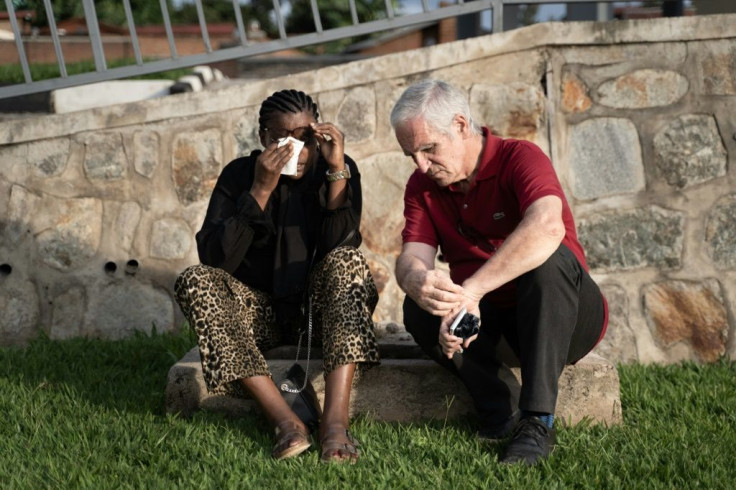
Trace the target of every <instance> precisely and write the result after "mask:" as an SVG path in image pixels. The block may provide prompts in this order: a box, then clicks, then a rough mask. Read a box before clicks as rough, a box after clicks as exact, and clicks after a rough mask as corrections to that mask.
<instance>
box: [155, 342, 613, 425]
mask: <svg viewBox="0 0 736 490" xmlns="http://www.w3.org/2000/svg"><path fill="white" fill-rule="evenodd" d="M293 362H294V360H293V359H271V360H269V361H268V363H269V366H270V367H271V370H272V373H273V376H274V378H276V379H278V378H279V377H282V376H283V375H284V373H285V372H286V370H287V369H288V367H289V366H290V365H291V364H292V363H293ZM514 374H515V375H516V377H517V379H519V377H520V375H519V370H518V369H514ZM309 377H310V379H311V381H312V384H313V385H314V387H315V390H316V391H317V396H318V397H319V399H320V402H322V403H323V402H324V379H323V375H322V369H321V361H320V360H318V359H314V360H313V361H312V362H311V363H310V367H309ZM559 387H560V391H559V397H558V401H557V410H556V417H557V419H558V420H560V421H561V422H562V423H565V424H576V423H578V422H580V421H581V420H583V419H587V420H590V421H592V422H594V423H603V424H607V425H613V424H619V423H621V422H622V412H621V400H620V394H619V379H618V372H617V371H616V367H615V366H614V365H613V364H611V363H610V362H608V361H606V360H605V359H603V358H602V357H600V356H597V355H595V354H589V355H588V356H586V357H585V358H583V359H582V360H581V361H580V362H578V363H577V364H576V365H575V366H568V367H566V368H565V370H564V371H563V373H562V376H561V377H560V381H559ZM255 408H256V406H255V402H253V401H251V400H244V399H237V398H234V397H229V396H222V395H218V396H212V395H209V394H208V393H207V389H206V387H205V384H204V379H203V377H202V367H201V363H200V360H199V351H198V349H197V348H196V347H195V348H193V349H192V350H190V351H189V352H188V353H187V354H186V355H185V356H184V357H183V358H182V359H181V360H180V361H179V362H177V363H176V364H175V365H174V366H173V367H172V368H171V369H170V370H169V375H168V379H167V383H166V411H167V412H168V413H180V414H182V415H185V416H189V415H191V414H192V413H194V412H195V411H196V410H199V409H202V410H209V411H215V412H220V413H224V414H226V415H228V416H238V415H242V414H243V413H245V412H248V411H251V410H254V409H255ZM473 411H474V409H473V404H472V401H471V399H470V396H469V395H468V393H467V391H466V390H465V388H464V387H463V385H462V384H461V383H460V381H459V380H458V379H456V378H455V377H454V376H452V375H451V374H450V373H449V372H447V371H446V370H445V369H444V368H442V367H440V366H439V365H437V364H436V363H435V362H433V361H431V360H428V359H384V360H383V361H382V362H381V365H380V366H376V367H374V368H372V369H370V370H368V371H366V372H365V373H363V375H362V376H361V378H360V380H359V381H358V382H357V383H356V386H355V388H354V389H353V396H352V398H351V401H350V414H351V416H356V415H363V416H366V417H370V418H373V419H376V420H383V421H390V422H417V421H421V420H431V419H436V420H444V419H445V418H448V419H456V418H458V417H461V416H463V415H466V414H469V413H472V412H473Z"/></svg>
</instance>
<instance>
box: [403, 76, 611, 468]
mask: <svg viewBox="0 0 736 490" xmlns="http://www.w3.org/2000/svg"><path fill="white" fill-rule="evenodd" d="M391 126H392V127H393V128H394V131H395V133H396V138H397V140H398V142H399V145H400V146H401V148H402V150H403V151H404V153H405V154H406V155H407V156H409V157H411V158H412V160H413V161H414V163H415V164H416V166H417V170H416V171H415V172H414V173H413V174H412V176H411V177H410V179H409V182H408V183H407V186H406V191H405V195H404V206H405V207H404V216H405V218H406V224H405V227H404V230H403V231H402V238H403V248H402V251H401V254H400V255H399V257H398V259H397V262H396V277H397V280H398V283H399V285H400V286H401V288H402V289H403V290H404V292H406V298H405V300H404V323H405V325H406V328H407V330H408V331H409V332H410V333H411V334H412V336H413V337H414V339H415V340H416V342H417V343H418V344H419V345H420V347H421V348H422V349H423V350H424V351H425V352H426V353H427V354H428V355H429V356H430V357H431V358H432V359H434V360H435V361H436V362H438V363H439V364H441V365H442V366H444V367H445V368H447V369H449V370H450V371H452V372H453V373H454V374H455V375H457V376H458V377H459V378H460V379H461V380H462V381H463V383H464V384H465V386H466V387H467V388H468V391H469V392H470V394H471V396H472V397H473V400H474V402H475V405H476V409H477V410H478V413H479V415H480V417H481V424H482V425H481V428H480V429H479V431H478V435H479V437H481V438H483V439H485V440H491V441H499V440H503V439H505V438H506V437H508V436H509V435H510V436H511V439H510V441H509V444H508V446H507V448H506V452H505V454H504V455H503V457H502V458H501V461H502V462H504V463H515V462H525V463H527V464H535V463H537V462H538V461H540V460H541V459H543V458H546V457H547V456H548V455H549V452H550V451H551V449H552V446H553V444H554V440H555V432H554V429H553V420H554V410H555V404H556V401H557V389H558V387H557V383H558V378H559V376H560V374H561V373H562V369H563V368H564V366H565V364H569V363H574V362H576V361H578V360H579V359H580V358H582V357H583V356H585V354H587V353H588V352H590V350H591V349H592V348H593V347H594V346H595V345H596V343H597V342H598V341H599V340H600V339H601V338H602V337H603V334H604V332H605V327H606V324H607V317H608V313H607V307H606V304H605V300H604V298H603V296H602V295H601V293H600V290H599V289H598V286H597V285H596V284H595V282H593V280H592V279H591V278H590V276H589V275H588V272H587V265H586V263H585V256H584V253H583V249H582V247H581V246H580V243H578V240H577V234H576V231H575V224H574V222H573V217H572V214H571V212H570V208H569V206H568V204H567V201H566V199H565V195H564V193H563V191H562V188H561V186H560V183H559V181H558V179H557V176H556V174H555V171H554V169H553V167H552V164H551V162H550V161H549V159H548V158H547V157H546V156H545V155H544V153H543V152H542V151H541V150H540V149H539V148H538V147H537V146H535V145H533V144H532V143H529V142H526V141H519V140H512V139H501V138H498V137H496V136H493V135H491V134H490V132H489V130H488V128H480V127H478V125H477V124H476V123H475V122H473V119H472V117H471V114H470V108H469V105H468V102H467V99H466V97H465V95H464V94H463V93H461V92H460V91H459V90H457V89H456V88H454V87H452V86H451V85H449V84H447V83H445V82H442V81H436V80H425V81H422V82H419V83H417V84H415V85H412V86H410V87H409V88H407V89H406V91H405V92H404V93H403V94H402V95H401V97H400V99H399V101H398V102H397V103H396V105H395V106H394V108H393V110H392V112H391ZM438 248H439V249H440V251H441V255H440V256H439V260H443V261H446V262H447V263H448V264H449V269H450V275H449V277H448V276H447V274H445V273H443V272H441V271H439V270H437V269H435V256H436V254H437V251H438ZM463 307H464V308H465V309H466V310H467V312H468V313H470V314H473V315H476V316H478V317H480V331H479V333H477V334H476V335H473V336H471V337H469V338H467V339H462V338H459V337H456V336H455V335H453V334H451V333H450V328H449V327H450V325H451V324H452V322H453V320H454V319H455V317H456V316H457V315H458V313H459V312H460V310H461V309H462V308H463ZM509 348H510V350H511V351H512V352H513V354H512V356H511V358H510V357H509V356H508V355H506V354H505V352H506V353H508V352H509ZM514 357H515V358H516V359H514V362H518V363H520V366H521V380H522V382H521V387H519V385H518V383H517V382H516V380H515V378H514V377H513V374H512V373H511V372H510V369H509V367H508V365H507V362H505V361H509V359H513V358H514Z"/></svg>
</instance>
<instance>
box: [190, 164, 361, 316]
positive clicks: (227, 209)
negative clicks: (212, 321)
mask: <svg viewBox="0 0 736 490" xmlns="http://www.w3.org/2000/svg"><path fill="white" fill-rule="evenodd" d="M260 153H261V151H260V150H256V151H254V152H253V153H251V154H250V156H247V157H242V158H238V159H235V160H233V161H232V162H230V163H229V164H228V165H226V166H225V168H224V169H223V170H222V173H221V174H220V177H219V178H218V180H217V184H216V185H215V188H214V190H213V191H212V197H211V198H210V202H209V207H208V208H207V214H206V216H205V219H204V223H203V225H202V229H201V230H200V231H199V232H198V233H197V250H198V252H199V259H200V261H201V262H202V263H203V264H205V265H209V266H212V267H218V268H220V269H223V270H225V271H226V272H228V273H230V274H232V275H233V276H234V277H235V278H237V279H238V280H240V281H241V282H243V283H244V284H246V285H248V286H250V287H253V288H255V289H258V290H260V291H263V292H265V293H268V294H270V295H271V296H272V298H273V299H274V300H276V301H284V302H287V303H301V300H302V296H303V291H304V289H305V288H306V282H307V277H308V274H309V271H310V269H311V267H312V266H313V265H314V264H316V263H317V262H318V261H319V260H321V259H322V258H323V257H324V256H325V255H326V254H327V253H328V252H329V251H330V250H333V249H334V248H337V247H338V246H342V245H350V246H353V247H358V246H360V243H361V236H360V232H359V227H360V215H361V210H362V195H361V188H360V174H359V173H358V168H357V166H356V165H355V162H354V161H353V160H352V159H351V158H350V157H348V156H347V155H345V164H346V165H347V166H348V167H349V168H350V173H351V175H352V176H351V178H350V179H349V180H348V187H347V200H346V202H345V203H344V204H343V205H342V206H340V207H339V208H337V209H335V210H329V209H327V207H326V204H327V190H328V189H327V181H326V179H325V172H326V171H327V169H328V167H327V162H326V161H325V160H324V159H323V158H322V156H321V155H320V157H319V159H318V160H317V162H316V164H315V165H313V166H312V168H310V169H309V170H308V171H307V172H306V174H305V175H304V176H303V177H302V178H301V179H299V180H293V179H290V178H288V177H285V176H282V177H281V178H280V179H279V183H278V185H277V187H276V189H275V190H274V192H273V193H272V194H271V197H270V198H269V200H268V203H267V205H266V209H265V210H261V208H260V206H259V205H258V202H257V201H256V200H255V199H254V198H253V196H251V195H250V188H251V185H252V184H253V180H254V177H255V167H256V158H257V157H258V155H259V154H260Z"/></svg>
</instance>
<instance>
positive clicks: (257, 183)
mask: <svg viewBox="0 0 736 490" xmlns="http://www.w3.org/2000/svg"><path fill="white" fill-rule="evenodd" d="M293 152H294V145H292V144H291V143H287V144H285V145H283V146H281V147H279V146H278V142H277V141H274V142H273V143H271V144H270V145H268V146H267V147H266V149H265V150H263V153H261V154H260V155H258V158H256V171H255V177H254V178H253V185H252V186H251V188H250V193H251V195H252V196H253V197H254V198H255V200H256V201H258V204H260V206H261V209H266V203H267V202H268V198H269V197H271V193H272V192H273V190H274V189H275V188H276V185H277V184H278V183H279V177H280V176H281V169H282V168H284V166H285V165H286V163H287V162H288V161H289V158H291V154H292V153H293Z"/></svg>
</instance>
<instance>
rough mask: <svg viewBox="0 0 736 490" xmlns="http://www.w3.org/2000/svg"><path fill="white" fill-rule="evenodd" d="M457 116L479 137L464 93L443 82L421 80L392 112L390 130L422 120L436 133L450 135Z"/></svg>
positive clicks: (400, 100)
mask: <svg viewBox="0 0 736 490" xmlns="http://www.w3.org/2000/svg"><path fill="white" fill-rule="evenodd" d="M457 114H460V115H462V116H463V117H465V119H467V120H468V123H469V124H470V128H471V129H472V130H473V132H475V133H477V134H480V133H481V129H480V126H479V125H478V124H477V123H476V122H475V121H473V118H472V116H471V114H470V105H469V104H468V99H467V97H466V96H465V94H464V93H462V92H461V91H460V90H458V89H457V88H455V87H453V86H452V85H450V84H449V83H447V82H443V81H442V80H422V81H421V82H418V83H415V84H414V85H411V86H410V87H408V88H407V89H406V90H404V93H403V94H401V97H399V100H398V101H397V102H396V105H394V108H393V109H392V110H391V127H392V128H394V129H395V128H396V126H398V125H401V124H403V123H405V122H406V121H409V120H411V119H414V118H417V117H420V118H422V119H424V121H425V122H426V123H427V124H428V125H430V126H431V127H433V128H434V129H436V130H438V131H440V132H442V133H444V134H450V128H451V127H452V121H453V119H454V118H455V116H456V115H457Z"/></svg>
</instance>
